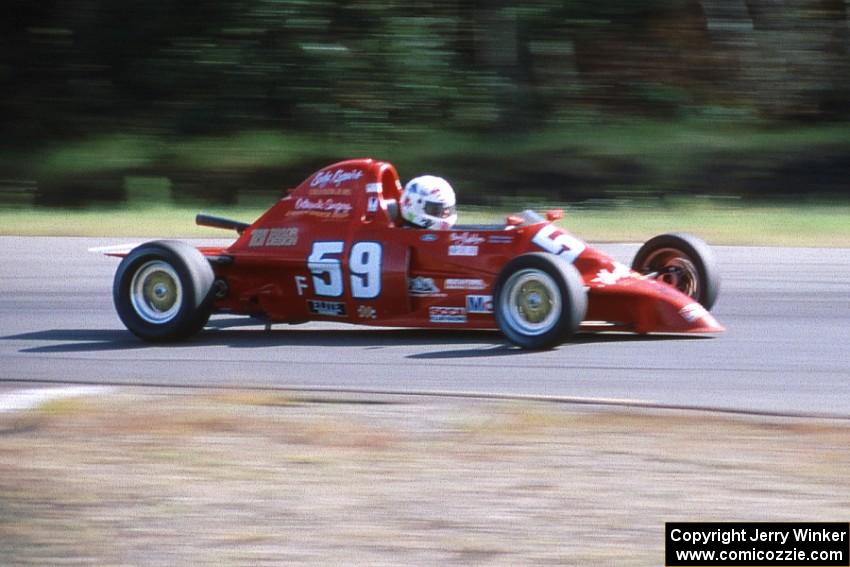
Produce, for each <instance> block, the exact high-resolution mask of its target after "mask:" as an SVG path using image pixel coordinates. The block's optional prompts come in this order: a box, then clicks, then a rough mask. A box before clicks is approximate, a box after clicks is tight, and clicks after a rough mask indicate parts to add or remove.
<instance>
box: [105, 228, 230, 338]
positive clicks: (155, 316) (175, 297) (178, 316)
mask: <svg viewBox="0 0 850 567" xmlns="http://www.w3.org/2000/svg"><path fill="white" fill-rule="evenodd" d="M214 280H215V275H214V274H213V270H212V267H211V266H210V264H209V262H208V261H207V259H206V258H204V255H203V254H201V252H200V251H199V250H198V249H197V248H195V247H193V246H190V245H189V244H186V243H185V242H179V241H174V240H159V241H154V242H147V243H145V244H142V245H140V246H138V247H136V248H134V249H133V250H132V251H131V252H130V253H129V254H128V255H127V256H126V257H125V258H124V259H123V260H122V261H121V264H120V265H119V266H118V270H117V272H116V273H115V280H114V282H113V286H112V299H113V301H114V303H115V310H116V311H117V312H118V317H120V319H121V321H122V322H123V323H124V325H125V326H126V327H127V329H128V330H129V331H130V332H131V333H133V334H134V335H136V336H137V337H139V338H140V339H143V340H145V341H150V342H168V341H179V340H183V339H186V338H188V337H190V336H192V335H194V334H196V333H197V332H198V331H200V330H201V329H203V328H204V325H206V324H207V321H209V318H210V313H211V312H212V304H213V300H214V297H215V294H214V292H213V281H214Z"/></svg>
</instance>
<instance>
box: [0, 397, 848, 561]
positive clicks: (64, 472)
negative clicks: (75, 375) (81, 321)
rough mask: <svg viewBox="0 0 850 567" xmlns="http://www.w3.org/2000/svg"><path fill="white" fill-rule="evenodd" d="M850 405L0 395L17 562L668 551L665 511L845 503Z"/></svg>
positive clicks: (671, 515) (778, 515)
mask: <svg viewBox="0 0 850 567" xmlns="http://www.w3.org/2000/svg"><path fill="white" fill-rule="evenodd" d="M848 446H850V424H847V423H844V422H832V421H811V420H791V419H780V418H758V419H755V418H742V417H730V416H718V415H706V414H701V413H688V414H685V413H672V412H649V411H627V410H623V409H619V410H606V409H594V408H576V407H573V406H568V405H558V404H548V403H532V402H490V401H477V400H471V399H466V400H446V399H438V398H408V397H380V398H378V397H366V398H363V397H342V398H341V397H339V396H331V395H322V396H317V397H309V396H307V395H305V394H298V395H295V394H285V393H274V392H252V391H245V392H224V393H194V394H191V395H188V394H185V393H177V392H168V393H163V392H156V391H149V390H143V391H140V390H135V389H133V390H131V389H128V390H119V391H116V392H112V393H110V394H109V395H106V396H100V397H83V398H73V399H67V400H57V401H53V402H48V403H46V404H45V405H43V406H41V407H40V408H39V409H38V410H33V411H29V412H23V413H21V412H17V413H5V414H0V541H2V542H3V563H4V564H24V565H25V564H39V565H42V564H51V565H66V564H87V565H139V564H144V565H163V566H173V565H182V564H193V565H204V564H215V565H266V564H268V565H271V564H294V565H317V566H319V565H322V566H325V565H400V564H405V565H553V564H565V565H589V564H598V563H605V564H611V563H615V564H618V565H660V564H662V563H663V554H662V551H663V530H664V522H665V521H674V520H694V521H696V520H717V521H727V520H752V521H761V520H773V521H784V520H798V519H807V520H813V521H816V520H822V521H825V520H837V519H842V518H844V517H845V516H846V513H847V510H848V506H850V500H848V496H847V495H848V494H850V477H848V475H847V474H846V471H847V470H848V468H850V452H848V451H847V447H848Z"/></svg>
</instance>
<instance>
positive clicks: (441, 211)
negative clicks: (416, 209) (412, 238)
mask: <svg viewBox="0 0 850 567" xmlns="http://www.w3.org/2000/svg"><path fill="white" fill-rule="evenodd" d="M454 213H455V206H454V205H451V206H448V207H447V206H446V205H444V204H443V203H437V202H435V201H426V202H425V214H426V215H430V216H432V217H437V218H438V219H445V218H448V217H450V216H452V215H453V214H454Z"/></svg>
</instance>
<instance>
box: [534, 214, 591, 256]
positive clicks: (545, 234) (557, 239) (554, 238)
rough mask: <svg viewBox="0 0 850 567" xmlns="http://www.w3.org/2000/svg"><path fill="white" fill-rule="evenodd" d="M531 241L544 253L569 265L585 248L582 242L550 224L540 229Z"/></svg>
mask: <svg viewBox="0 0 850 567" xmlns="http://www.w3.org/2000/svg"><path fill="white" fill-rule="evenodd" d="M531 241H532V242H533V243H535V244H536V245H538V246H539V247H541V248H542V249H543V250H545V251H546V252H549V253H551V254H554V255H556V256H560V257H561V258H563V259H564V260H566V261H567V262H569V263H570V264H572V263H573V262H575V261H576V258H578V257H579V255H580V254H581V253H582V252H584V249H585V248H587V245H586V244H585V243H584V242H582V241H581V240H579V239H578V238H575V237H573V236H570V235H569V234H567V233H566V232H564V231H563V230H561V229H559V228H557V227H555V226H553V225H551V224H547V225H546V226H544V227H543V228H541V229H540V231H539V232H538V233H537V234H535V235H534V238H532V239H531Z"/></svg>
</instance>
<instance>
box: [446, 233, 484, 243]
mask: <svg viewBox="0 0 850 567" xmlns="http://www.w3.org/2000/svg"><path fill="white" fill-rule="evenodd" d="M449 240H450V241H451V243H452V244H454V245H455V246H478V245H479V244H482V243H483V242H484V237H483V236H481V235H480V234H478V233H477V232H453V233H452V235H451V236H450V237H449Z"/></svg>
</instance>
